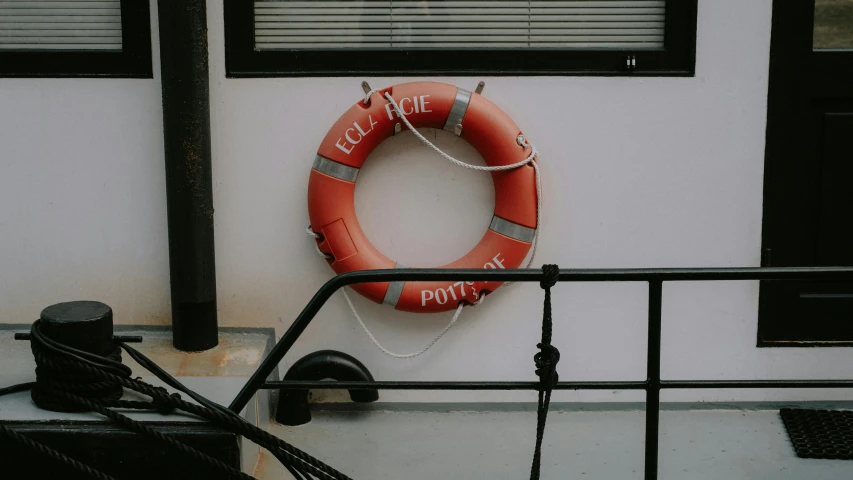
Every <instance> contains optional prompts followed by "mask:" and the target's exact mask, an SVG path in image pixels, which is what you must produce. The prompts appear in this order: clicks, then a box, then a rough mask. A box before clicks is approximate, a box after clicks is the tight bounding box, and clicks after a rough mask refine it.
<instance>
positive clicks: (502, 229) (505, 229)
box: [489, 216, 536, 243]
mask: <svg viewBox="0 0 853 480" xmlns="http://www.w3.org/2000/svg"><path fill="white" fill-rule="evenodd" d="M489 230H494V231H495V232H497V233H500V234H501V235H503V236H506V237H509V238H514V239H516V240H519V241H522V242H527V243H530V242H532V241H533V236H534V235H535V234H536V229H535V228H530V227H525V226H524V225H519V224H517V223H512V222H510V221H509V220H504V219H503V218H500V217H497V216H495V217H492V223H491V225H489Z"/></svg>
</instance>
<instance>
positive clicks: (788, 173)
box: [758, 0, 853, 347]
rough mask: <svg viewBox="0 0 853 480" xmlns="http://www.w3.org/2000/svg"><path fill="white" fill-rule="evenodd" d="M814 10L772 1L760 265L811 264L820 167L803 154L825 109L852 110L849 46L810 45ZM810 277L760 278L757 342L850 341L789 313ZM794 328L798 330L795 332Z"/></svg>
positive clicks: (810, 153)
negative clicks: (804, 280)
mask: <svg viewBox="0 0 853 480" xmlns="http://www.w3.org/2000/svg"><path fill="white" fill-rule="evenodd" d="M814 10H815V1H814V0H796V1H791V0H774V2H773V21H772V33H771V45H770V69H769V84H768V99H767V100H768V101H767V134H766V146H765V163H764V205H763V212H764V215H763V217H764V218H763V225H762V250H761V253H762V254H761V265H762V266H763V267H769V266H774V267H788V266H792V267H793V266H814V265H816V264H817V255H816V250H817V245H816V234H815V232H816V231H817V229H818V227H819V225H818V221H819V209H820V198H819V195H816V194H815V192H817V191H819V189H820V182H821V169H820V166H819V165H814V164H810V163H809V161H810V160H812V159H814V158H815V156H816V155H820V150H819V149H820V148H821V137H822V131H823V122H824V121H825V120H824V117H825V115H826V114H828V113H832V112H853V50H814V49H813V34H814ZM844 79H848V80H849V81H847V82H845V81H843V80H844ZM809 285H812V286H813V285H815V284H813V283H812V284H808V283H794V282H792V283H790V284H786V285H779V284H776V283H769V282H762V284H761V291H760V295H759V315H758V346H762V347H763V346H835V345H853V338H850V339H845V340H842V341H834V340H832V338H834V337H835V336H837V335H838V332H833V331H832V330H833V329H832V328H825V327H826V326H825V325H824V326H818V325H817V324H811V325H809V324H810V323H811V322H810V319H809V318H793V314H792V311H793V309H792V308H791V303H790V302H791V300H790V299H791V298H794V296H795V295H798V294H799V292H801V291H803V290H807V289H808V288H809ZM826 287H827V288H829V289H838V288H839V287H842V286H841V285H839V284H836V285H827V286H826ZM785 299H788V300H787V301H786V300H785ZM805 325H808V326H805ZM798 330H799V332H800V333H796V331H798ZM806 330H808V332H807V334H804V333H803V332H804V331H806Z"/></svg>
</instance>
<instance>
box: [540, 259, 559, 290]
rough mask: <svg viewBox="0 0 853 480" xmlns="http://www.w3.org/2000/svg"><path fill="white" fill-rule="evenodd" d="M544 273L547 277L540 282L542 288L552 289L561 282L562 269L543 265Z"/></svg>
mask: <svg viewBox="0 0 853 480" xmlns="http://www.w3.org/2000/svg"><path fill="white" fill-rule="evenodd" d="M542 273H543V274H544V275H545V278H543V279H542V281H541V282H539V286H540V287H542V288H545V289H548V288H551V287H553V286H554V285H556V284H557V282H558V281H559V280H560V267H558V266H556V265H542Z"/></svg>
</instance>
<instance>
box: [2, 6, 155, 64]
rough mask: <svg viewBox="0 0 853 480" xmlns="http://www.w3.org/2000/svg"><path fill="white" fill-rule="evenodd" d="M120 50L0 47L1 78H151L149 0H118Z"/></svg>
mask: <svg viewBox="0 0 853 480" xmlns="http://www.w3.org/2000/svg"><path fill="white" fill-rule="evenodd" d="M121 34H122V49H121V51H120V52H115V51H111V52H110V51H106V52H105V51H95V50H88V51H82V50H50V51H45V50H11V51H10V50H0V78H39V77H47V78H63V77H110V78H153V77H154V70H153V67H152V64H151V62H152V59H151V12H150V6H149V0H121Z"/></svg>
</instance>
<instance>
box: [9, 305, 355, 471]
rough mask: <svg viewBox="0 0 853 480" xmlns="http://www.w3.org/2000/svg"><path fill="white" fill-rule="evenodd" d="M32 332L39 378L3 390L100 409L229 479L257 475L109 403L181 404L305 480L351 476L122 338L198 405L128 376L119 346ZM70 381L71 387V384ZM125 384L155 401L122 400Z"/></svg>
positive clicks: (55, 454) (80, 467)
mask: <svg viewBox="0 0 853 480" xmlns="http://www.w3.org/2000/svg"><path fill="white" fill-rule="evenodd" d="M30 334H31V340H30V341H31V348H32V351H33V356H34V357H35V360H36V365H37V369H36V372H37V379H36V382H35V383H34V384H24V385H18V386H15V387H10V388H8V389H4V391H3V392H2V393H3V394H5V393H12V392H13V391H21V390H23V389H26V388H28V387H32V388H33V389H34V391H33V393H34V395H33V398H34V399H36V398H38V400H36V401H37V403H38V404H39V405H40V406H42V405H44V406H47V407H50V408H53V407H57V408H58V409H62V411H94V412H98V413H100V414H102V415H104V416H106V417H108V418H110V419H112V420H113V421H115V422H117V423H119V424H120V425H122V426H124V427H125V428H128V429H129V430H133V431H136V432H139V433H140V434H143V435H146V436H148V437H151V438H153V439H155V440H157V441H160V442H163V443H164V444H166V445H167V446H168V447H169V448H172V449H174V450H177V451H180V452H182V453H185V454H187V455H190V456H192V457H193V458H195V459H197V460H199V461H201V462H203V463H205V464H206V465H210V466H212V467H214V468H217V469H219V470H220V471H222V472H224V473H226V474H227V475H228V477H229V478H242V479H251V478H253V477H251V476H249V475H246V474H244V473H242V472H240V471H238V470H236V469H234V468H233V467H230V466H228V465H227V464H224V463H222V462H220V461H219V460H217V459H215V458H212V457H210V456H208V455H206V454H205V453H203V452H200V451H198V450H196V449H194V448H192V447H190V446H188V445H186V444H183V443H181V442H179V441H177V440H175V439H174V438H171V437H168V436H166V435H163V434H161V433H160V432H157V431H156V430H154V429H152V428H150V427H148V426H147V425H144V424H142V423H140V422H138V421H136V420H133V419H131V418H129V417H127V416H125V415H122V414H120V413H118V412H116V411H114V410H111V408H133V409H143V410H156V411H159V412H161V413H163V414H167V413H170V412H172V411H173V410H176V409H179V410H183V411H185V412H187V413H191V414H193V415H196V416H198V417H201V418H204V419H206V420H209V421H211V422H212V423H214V424H216V425H217V426H219V427H222V428H223V429H225V430H228V431H230V432H232V433H236V434H239V435H242V436H244V437H246V438H247V439H249V440H251V441H253V442H254V443H256V444H258V445H260V446H262V447H264V448H266V449H268V450H269V451H270V452H271V453H272V454H273V455H274V456H275V457H276V458H277V459H278V460H279V461H280V462H282V464H283V465H284V466H285V467H286V468H287V469H288V471H290V472H291V474H292V475H293V476H294V477H295V478H297V479H300V480H301V479H304V478H307V477H308V476H309V475H310V476H312V477H315V478H318V479H321V480H350V479H349V477H347V476H346V475H343V474H342V473H340V472H338V471H337V470H335V469H333V468H332V467H329V466H328V465H326V464H325V463H323V462H321V461H320V460H318V459H316V458H314V457H312V456H310V455H308V454H307V453H305V452H303V451H302V450H299V449H298V448H296V447H293V446H292V445H290V444H288V443H287V442H285V441H283V440H281V439H279V438H277V437H275V436H273V435H271V434H269V433H267V432H266V431H264V430H262V429H260V428H258V427H256V426H254V425H252V424H250V423H248V422H246V421H245V420H244V419H243V418H242V417H240V416H239V415H237V414H236V413H234V412H232V411H231V410H229V409H227V408H225V407H223V406H221V405H219V404H216V403H214V402H211V401H210V400H208V399H206V398H204V397H203V396H201V395H199V394H197V393H195V392H193V391H192V390H189V389H188V388H187V387H185V386H184V385H183V384H181V383H180V382H179V381H178V380H177V379H175V378H174V377H172V376H171V375H169V374H168V373H166V372H165V371H163V370H162V369H160V368H159V367H158V366H157V365H156V364H154V362H152V361H151V360H150V359H148V358H147V357H145V356H144V355H143V354H142V353H140V352H138V351H137V350H134V349H133V348H131V347H129V346H127V345H125V344H123V343H120V342H119V343H117V345H118V346H119V347H121V348H122V349H124V350H125V352H127V353H128V355H130V356H131V357H132V358H133V359H134V360H136V361H137V362H138V363H139V364H140V365H141V366H143V367H144V368H146V369H148V370H149V371H150V372H151V373H153V374H154V375H155V376H157V377H158V378H160V379H161V380H162V381H163V382H164V383H166V384H167V385H169V386H171V387H173V388H175V389H177V390H180V391H181V392H183V393H186V394H187V395H189V396H190V397H192V398H193V399H194V400H196V401H197V402H198V403H199V404H200V405H197V404H194V403H190V402H187V401H185V400H183V399H182V398H181V397H180V395H179V394H177V393H174V394H169V392H168V391H166V389H164V388H162V387H155V386H153V385H150V384H148V383H145V382H142V381H140V380H138V379H132V378H130V375H131V371H130V368H128V367H127V366H126V365H123V364H122V363H121V362H120V350H118V348H117V349H116V352H114V353H113V354H111V355H110V356H109V357H101V356H98V355H94V354H91V353H88V352H84V351H81V350H77V349H75V348H72V347H69V346H67V345H63V344H60V343H58V342H56V341H54V340H52V339H50V338H48V337H46V336H45V335H44V334H42V332H41V329H40V325H39V322H38V321H36V322H35V323H34V324H33V326H32V329H31V332H30ZM48 372H49V373H48ZM69 379H72V380H74V381H80V384H79V385H78V384H76V383H74V381H69ZM69 386H70V388H68V387H69ZM123 388H126V389H129V390H134V391H136V392H138V393H141V394H143V395H146V396H149V397H151V401H150V402H144V401H126V400H120V399H119V398H120V396H121V392H123ZM36 391H38V393H36ZM116 391H118V392H119V395H118V396H116ZM47 407H45V408H47ZM0 436H4V437H7V438H10V439H12V440H13V441H16V442H17V443H20V444H22V445H25V446H27V447H29V448H31V449H33V450H34V451H37V452H39V453H43V454H45V455H47V456H49V457H51V458H53V459H55V460H57V461H60V462H62V463H65V464H66V465H69V466H71V467H72V468H74V469H75V470H77V471H79V472H81V473H84V474H86V475H88V476H90V477H92V478H97V479H99V480H112V477H109V476H108V475H106V474H104V473H102V472H99V471H97V470H95V469H93V468H91V467H88V466H86V465H84V464H82V463H80V462H77V461H76V460H74V459H72V458H70V457H68V456H66V455H64V454H62V453H61V452H59V451H57V450H54V449H52V448H50V447H47V446H44V445H42V444H38V443H37V442H34V441H32V440H30V439H27V438H26V437H25V436H23V435H20V434H18V433H17V432H14V431H13V430H11V429H9V428H6V427H2V428H0ZM22 439H23V440H22Z"/></svg>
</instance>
